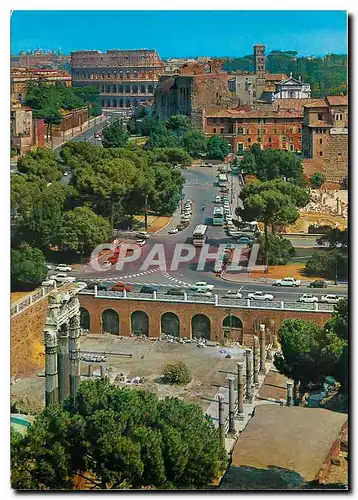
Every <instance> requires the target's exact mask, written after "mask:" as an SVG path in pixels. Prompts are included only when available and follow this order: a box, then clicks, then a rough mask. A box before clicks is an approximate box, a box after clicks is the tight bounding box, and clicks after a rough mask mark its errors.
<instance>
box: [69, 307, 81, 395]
mask: <svg viewBox="0 0 358 500" xmlns="http://www.w3.org/2000/svg"><path fill="white" fill-rule="evenodd" d="M75 300H78V299H77V298H76V299H75ZM69 332H70V342H69V351H70V355H69V358H70V395H71V397H72V398H74V397H75V396H76V393H77V389H78V386H79V384H80V335H81V328H80V313H79V312H78V313H77V314H76V315H75V316H73V317H72V318H71V319H70V329H69Z"/></svg>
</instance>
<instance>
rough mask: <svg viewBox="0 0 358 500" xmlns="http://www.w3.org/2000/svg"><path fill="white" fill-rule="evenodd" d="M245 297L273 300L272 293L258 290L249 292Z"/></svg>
mask: <svg viewBox="0 0 358 500" xmlns="http://www.w3.org/2000/svg"><path fill="white" fill-rule="evenodd" d="M247 298H248V299H252V300H273V295H272V293H265V292H261V291H260V292H253V293H249V295H248V296H247Z"/></svg>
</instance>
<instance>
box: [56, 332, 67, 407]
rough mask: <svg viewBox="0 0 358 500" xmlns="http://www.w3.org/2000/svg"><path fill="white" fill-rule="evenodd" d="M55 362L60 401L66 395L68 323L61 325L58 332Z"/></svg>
mask: <svg viewBox="0 0 358 500" xmlns="http://www.w3.org/2000/svg"><path fill="white" fill-rule="evenodd" d="M57 363H58V399H59V402H60V403H62V402H63V401H64V399H65V398H66V397H67V395H68V394H67V387H68V325H63V326H62V327H61V328H60V330H59V333H58V352H57Z"/></svg>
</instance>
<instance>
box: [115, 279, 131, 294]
mask: <svg viewBox="0 0 358 500" xmlns="http://www.w3.org/2000/svg"><path fill="white" fill-rule="evenodd" d="M124 290H125V291H126V292H131V291H132V287H131V286H130V285H126V284H125V283H122V282H121V281H119V282H118V283H116V284H115V285H113V286H112V288H111V291H112V292H124Z"/></svg>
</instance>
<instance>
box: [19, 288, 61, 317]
mask: <svg viewBox="0 0 358 500" xmlns="http://www.w3.org/2000/svg"><path fill="white" fill-rule="evenodd" d="M54 289H55V288H54V287H52V286H49V287H46V288H45V287H42V288H38V289H37V290H35V291H34V292H32V293H30V294H29V295H26V297H23V298H22V299H19V300H17V301H16V302H13V303H12V304H11V309H10V317H11V318H12V317H14V316H16V315H17V314H19V313H21V312H22V311H23V310H24V309H27V308H28V307H30V306H32V305H33V304H35V303H36V302H39V301H40V300H42V299H43V298H44V297H46V296H47V295H48V294H49V293H50V292H52V290H54Z"/></svg>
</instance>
